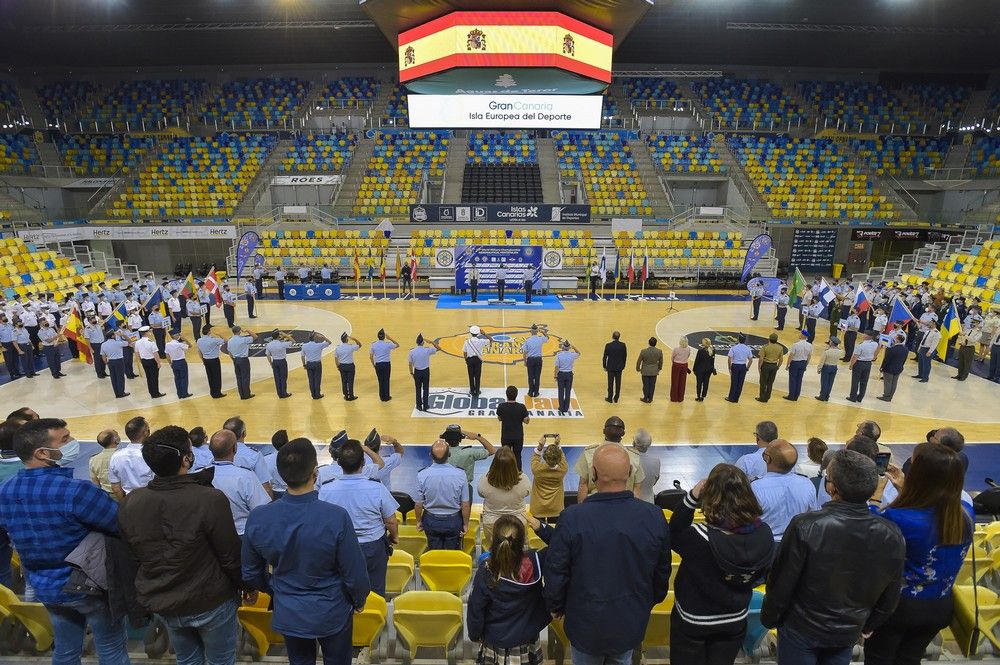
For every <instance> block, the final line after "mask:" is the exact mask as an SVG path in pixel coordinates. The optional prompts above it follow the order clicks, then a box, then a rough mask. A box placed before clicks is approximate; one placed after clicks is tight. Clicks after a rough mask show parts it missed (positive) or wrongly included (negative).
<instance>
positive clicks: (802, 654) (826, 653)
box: [778, 628, 854, 665]
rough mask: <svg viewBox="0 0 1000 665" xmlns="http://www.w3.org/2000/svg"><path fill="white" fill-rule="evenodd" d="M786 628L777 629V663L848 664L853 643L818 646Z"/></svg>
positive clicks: (791, 664)
mask: <svg viewBox="0 0 1000 665" xmlns="http://www.w3.org/2000/svg"><path fill="white" fill-rule="evenodd" d="M815 642H816V641H815V640H813V639H810V638H808V637H806V636H804V635H800V634H799V633H796V632H795V631H794V630H789V629H788V628H779V629H778V665H848V663H850V662H851V652H852V651H854V645H853V644H850V645H848V646H846V647H830V646H819V645H817V644H816V643H815Z"/></svg>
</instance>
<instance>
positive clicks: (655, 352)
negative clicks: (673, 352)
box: [635, 337, 663, 404]
mask: <svg viewBox="0 0 1000 665" xmlns="http://www.w3.org/2000/svg"><path fill="white" fill-rule="evenodd" d="M662 369H663V351H661V350H660V349H658V348H656V338H655V337H650V338H649V346H647V347H646V348H645V349H643V350H642V351H640V352H639V357H638V358H636V360H635V371H637V372H639V376H641V377H642V397H641V398H640V400H639V401H641V402H645V403H646V404H650V403H651V402H652V401H653V394H654V393H655V392H656V377H657V375H658V374H659V373H660V371H661V370H662Z"/></svg>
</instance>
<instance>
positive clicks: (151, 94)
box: [82, 79, 208, 130]
mask: <svg viewBox="0 0 1000 665" xmlns="http://www.w3.org/2000/svg"><path fill="white" fill-rule="evenodd" d="M207 90H208V82H207V81H204V80H201V79H192V80H185V79H179V80H171V81H166V80H160V79H155V80H148V81H122V82H121V83H119V84H118V85H116V86H114V87H113V88H111V89H110V90H108V91H107V92H106V93H104V94H103V95H102V96H101V98H100V99H99V100H98V101H96V102H95V103H94V104H92V105H91V106H90V108H88V109H87V110H86V111H85V112H84V114H83V118H82V119H83V121H84V122H85V123H87V124H90V123H97V124H98V126H100V127H102V128H103V127H106V126H107V125H109V124H111V123H116V124H117V125H124V124H126V123H128V125H129V127H130V129H132V130H140V129H142V128H144V127H145V128H149V129H153V128H155V127H156V126H157V123H159V122H160V121H164V120H165V121H166V122H167V123H170V124H173V123H174V122H175V121H176V119H178V118H186V117H187V116H188V115H189V114H190V113H191V112H192V111H194V109H195V105H196V104H197V103H198V100H199V99H200V98H201V97H202V96H203V95H204V94H205V92H206V91H207ZM182 122H183V121H182ZM116 129H121V130H124V129H125V128H124V127H116Z"/></svg>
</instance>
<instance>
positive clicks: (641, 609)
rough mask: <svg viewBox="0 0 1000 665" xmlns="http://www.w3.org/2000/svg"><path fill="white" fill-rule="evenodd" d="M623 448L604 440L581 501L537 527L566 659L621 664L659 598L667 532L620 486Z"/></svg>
mask: <svg viewBox="0 0 1000 665" xmlns="http://www.w3.org/2000/svg"><path fill="white" fill-rule="evenodd" d="M630 468H631V467H630V461H629V456H628V453H627V452H626V451H625V449H624V448H622V447H621V446H619V445H615V444H606V445H603V446H601V447H600V448H599V449H598V450H597V452H596V453H595V454H594V462H593V470H592V472H591V473H592V477H591V478H590V482H592V483H594V484H595V485H596V487H597V493H596V494H591V495H590V496H589V497H587V500H586V501H584V502H583V503H580V504H577V505H575V506H570V507H569V508H567V509H566V510H564V511H563V512H562V514H561V515H560V516H559V527H558V528H557V529H554V530H553V529H552V527H550V526H548V525H545V524H542V525H540V529H538V530H537V532H538V535H539V536H541V537H542V539H543V540H544V539H545V538H546V537H548V533H549V532H550V531H554V533H552V534H551V540H550V542H549V547H548V549H547V550H546V558H545V569H544V576H545V601H546V604H547V605H548V608H549V612H551V613H552V616H553V618H559V617H562V616H563V615H565V628H566V636H567V637H568V638H569V641H570V644H571V645H572V647H571V651H572V657H573V663H574V665H590V664H591V663H593V664H603V665H627V664H628V663H630V662H631V659H632V651H633V650H634V649H636V648H637V647H639V645H641V644H642V640H643V637H644V636H645V634H646V625H647V624H648V623H649V613H650V611H651V610H652V609H653V606H654V605H656V604H657V603H660V602H662V601H663V599H664V598H666V597H667V587H668V586H669V584H670V533H669V531H668V529H667V522H666V520H665V519H664V517H663V512H662V511H661V510H660V509H659V508H658V507H657V506H655V505H653V504H651V503H646V502H645V501H641V500H639V499H637V498H635V495H634V494H633V493H632V492H629V491H628V490H626V489H625V487H626V482H627V481H628V478H629V474H630Z"/></svg>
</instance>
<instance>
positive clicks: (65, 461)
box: [42, 439, 80, 466]
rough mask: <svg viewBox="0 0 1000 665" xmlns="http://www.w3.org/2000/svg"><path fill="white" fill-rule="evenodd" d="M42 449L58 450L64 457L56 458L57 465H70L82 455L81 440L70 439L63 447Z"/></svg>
mask: <svg viewBox="0 0 1000 665" xmlns="http://www.w3.org/2000/svg"><path fill="white" fill-rule="evenodd" d="M42 450H58V451H59V453H60V454H61V455H62V457H60V458H59V459H58V460H55V464H56V466H68V465H70V464H72V463H73V462H74V461H76V458H77V457H79V456H80V442H79V441H77V440H76V439H70V440H69V441H67V442H66V443H64V444H63V445H62V447H61V448H42Z"/></svg>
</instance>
